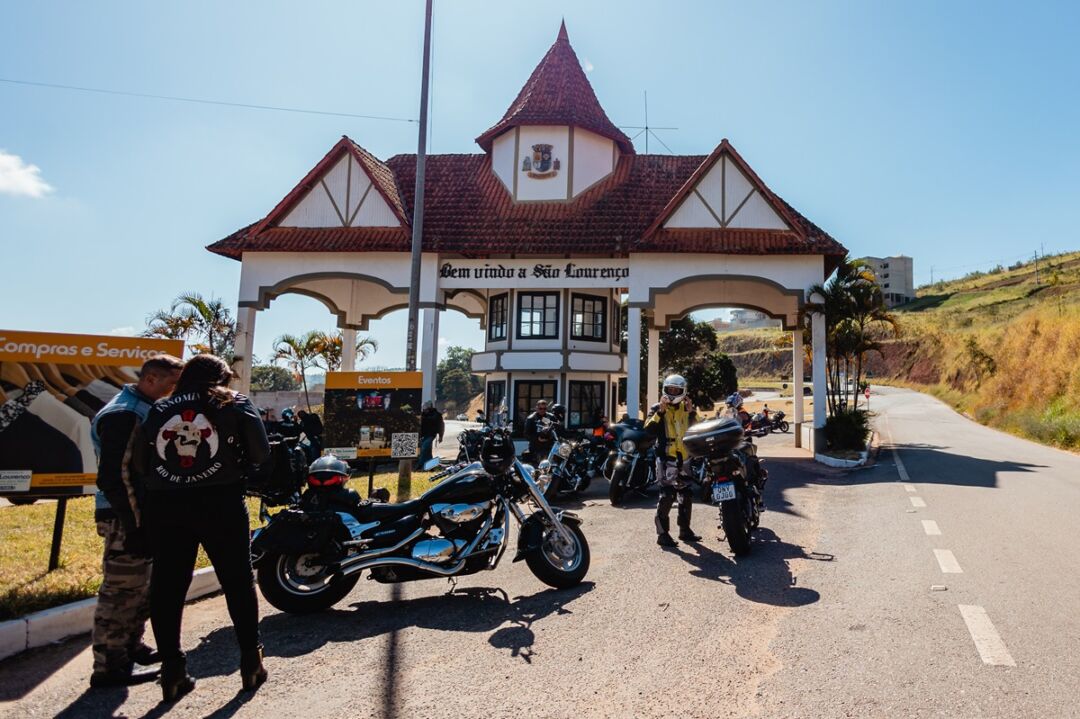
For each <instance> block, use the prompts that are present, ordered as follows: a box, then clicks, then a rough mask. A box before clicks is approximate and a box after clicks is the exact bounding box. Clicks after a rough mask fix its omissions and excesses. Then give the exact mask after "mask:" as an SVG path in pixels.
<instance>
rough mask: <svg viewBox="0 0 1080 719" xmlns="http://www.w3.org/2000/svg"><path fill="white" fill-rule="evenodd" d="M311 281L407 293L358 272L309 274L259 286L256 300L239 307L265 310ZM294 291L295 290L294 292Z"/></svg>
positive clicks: (248, 301)
mask: <svg viewBox="0 0 1080 719" xmlns="http://www.w3.org/2000/svg"><path fill="white" fill-rule="evenodd" d="M312 280H360V281H362V282H371V283H373V284H376V285H379V286H380V287H382V288H384V289H385V290H386V291H388V292H391V293H393V294H406V293H408V291H409V288H408V287H397V286H395V285H392V284H390V283H389V282H387V281H386V280H384V279H383V278H381V277H375V276H374V275H365V274H362V273H359V272H309V273H307V274H303V275H291V276H289V277H286V278H285V279H283V280H279V281H278V282H276V283H274V284H272V285H260V286H259V290H258V299H255V300H244V301H242V302H240V306H241V307H254V308H255V309H257V310H265V309H266V308H267V307H269V306H270V302H271V300H273V299H274V298H275V297H278V296H280V295H283V294H285V293H286V292H287V291H289V289H290V288H291V287H292V286H293V285H298V284H300V283H303V282H310V281H312ZM294 291H295V290H294Z"/></svg>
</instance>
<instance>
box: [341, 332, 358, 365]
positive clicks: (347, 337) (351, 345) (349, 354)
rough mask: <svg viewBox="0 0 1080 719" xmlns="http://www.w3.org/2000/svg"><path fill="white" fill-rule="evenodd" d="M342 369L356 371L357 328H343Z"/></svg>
mask: <svg viewBox="0 0 1080 719" xmlns="http://www.w3.org/2000/svg"><path fill="white" fill-rule="evenodd" d="M341 371H342V372H355V371H356V330H350V329H344V330H341Z"/></svg>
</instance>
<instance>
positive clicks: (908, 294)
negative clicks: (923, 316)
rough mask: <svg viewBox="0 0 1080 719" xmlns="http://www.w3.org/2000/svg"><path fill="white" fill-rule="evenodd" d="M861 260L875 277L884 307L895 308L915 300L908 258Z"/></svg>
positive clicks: (911, 271) (912, 275) (913, 278)
mask: <svg viewBox="0 0 1080 719" xmlns="http://www.w3.org/2000/svg"><path fill="white" fill-rule="evenodd" d="M862 260H863V262H865V263H866V264H868V265H869V266H870V269H871V270H873V272H874V275H875V276H876V277H877V280H878V284H880V285H881V292H882V294H884V295H885V306H886V307H896V306H897V305H902V304H904V303H905V302H911V301H912V300H913V299H915V273H914V270H913V268H912V265H913V262H912V259H911V258H910V257H908V256H907V255H898V256H896V257H864V258H862Z"/></svg>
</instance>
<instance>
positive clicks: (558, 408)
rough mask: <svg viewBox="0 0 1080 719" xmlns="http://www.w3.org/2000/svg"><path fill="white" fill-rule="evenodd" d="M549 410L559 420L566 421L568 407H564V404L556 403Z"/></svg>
mask: <svg viewBox="0 0 1080 719" xmlns="http://www.w3.org/2000/svg"><path fill="white" fill-rule="evenodd" d="M548 411H549V412H551V416H553V417H554V418H555V419H557V420H558V421H559V422H565V421H566V407H564V406H563V405H561V404H554V405H552V406H551V407H549V408H548Z"/></svg>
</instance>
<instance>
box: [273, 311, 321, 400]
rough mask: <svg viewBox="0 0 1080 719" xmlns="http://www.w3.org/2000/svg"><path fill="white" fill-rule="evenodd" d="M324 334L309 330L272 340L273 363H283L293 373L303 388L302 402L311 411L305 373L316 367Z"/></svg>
mask: <svg viewBox="0 0 1080 719" xmlns="http://www.w3.org/2000/svg"><path fill="white" fill-rule="evenodd" d="M323 336H324V333H323V332H320V331H319V330H311V331H309V332H305V333H304V334H302V335H300V336H299V337H297V336H296V335H290V334H284V335H281V336H280V337H278V338H277V339H276V340H274V361H275V362H284V363H285V365H286V366H287V367H288V368H289V369H291V370H292V371H293V375H294V376H295V377H296V378H297V379H299V381H300V385H301V386H302V387H303V388H304V402H305V403H306V404H307V408H308V410H309V411H310V410H311V397H309V396H308V386H307V371H308V370H309V369H312V368H315V367H318V366H319V365H318V358H319V353H320V352H321V351H322V347H323Z"/></svg>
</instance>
